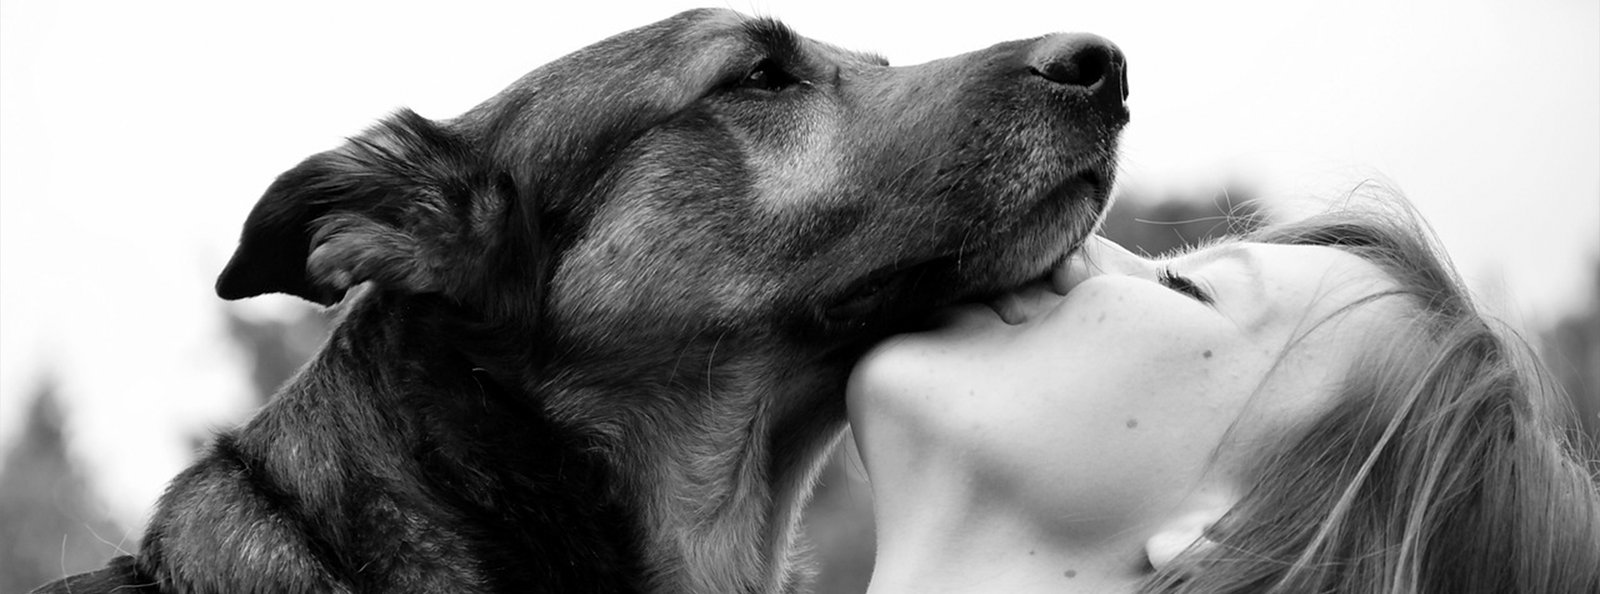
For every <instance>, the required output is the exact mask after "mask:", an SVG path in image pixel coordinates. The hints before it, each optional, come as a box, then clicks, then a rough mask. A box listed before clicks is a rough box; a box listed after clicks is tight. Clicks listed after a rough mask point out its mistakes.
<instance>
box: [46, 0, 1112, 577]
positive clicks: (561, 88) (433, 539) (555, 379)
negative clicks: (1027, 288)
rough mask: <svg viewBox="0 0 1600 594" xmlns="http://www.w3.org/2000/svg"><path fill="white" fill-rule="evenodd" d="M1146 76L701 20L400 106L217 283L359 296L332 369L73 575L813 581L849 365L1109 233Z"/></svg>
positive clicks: (706, 14)
mask: <svg viewBox="0 0 1600 594" xmlns="http://www.w3.org/2000/svg"><path fill="white" fill-rule="evenodd" d="M1085 48H1087V49H1085ZM1089 54H1093V55H1089ZM1121 61H1122V58H1121V57H1120V54H1118V53H1117V51H1116V50H1115V48H1114V47H1113V46H1110V45H1109V44H1104V43H1103V42H1100V41H1098V40H1096V39H1093V38H1086V37H1062V36H1057V37H1047V38H1040V39H1035V40H1026V41H1017V42H1009V43H1003V44H1000V45H996V46H994V47H991V48H989V49H986V50H982V51H979V52H974V53H971V54H966V55H962V56H958V57H955V58H950V59H946V60H941V61H937V62H932V63H928V64H923V65H920V66H914V67H908V68H889V67H888V66H887V65H886V64H885V63H884V62H883V61H882V60H881V59H879V58H876V57H874V56H870V55H862V54H858V53H852V52H848V51H844V50H841V49H838V48H835V47H831V46H828V45H824V44H822V43H818V42H815V41H812V40H808V39H805V38H802V37H799V36H796V35H795V34H793V33H792V32H790V31H789V30H788V29H786V28H784V27H783V26H782V25H780V24H778V23H776V22H773V21H770V20H764V19H749V18H745V17H742V16H739V15H736V14H734V13H731V12H727V11H718V10H699V11H691V12H687V13H683V14H680V15H678V16H675V17H673V18H670V19H667V20H665V21H662V22H659V23H655V24H652V25H648V26H645V27H642V28H639V29H636V30H633V31H629V32H626V33H622V34H620V35H617V36H615V37H612V38H610V39H607V40H605V41H601V42H600V43H597V44H595V45H592V46H590V47H587V48H584V49H582V50H579V51H578V52H576V53H574V54H572V55H569V56H567V57H564V58H562V59H560V60H558V61H556V62H554V63H551V64H549V65H547V66H545V67H543V68H540V69H538V70H535V71H534V72H532V73H530V74H528V75H527V76H525V77H523V78H522V79H521V80H519V81H517V82H516V83H515V84H513V85H512V86H511V87H510V88H508V89H506V90H505V91H504V92H502V93H500V94H499V95H497V96H495V97H493V98H491V99H489V100H488V101H487V102H485V103H483V104H482V105H479V106H478V107H476V108H474V109H473V110H471V111H470V112H468V113H466V114H464V115H462V116H460V117H458V118H456V119H453V120H448V121H430V120H427V119H424V118H422V117H420V116H417V115H416V114H413V113H411V112H408V111H402V112H400V113H398V114H396V115H394V116H392V117H390V118H388V119H387V120H385V121H383V122H382V123H381V124H379V125H378V126H377V127H375V128H373V129H371V130H369V131H367V132H366V133H364V134H362V135H361V136H359V137H356V138H353V139H351V140H350V142H349V143H348V144H346V145H344V146H342V147H339V148H337V149H334V150H331V151H328V152H325V153H321V154H318V155H314V156H312V157H310V158H308V159H307V160H306V161H304V162H303V163H301V164H300V165H299V166H297V167H295V168H294V169H291V170H290V171H288V172H286V173H284V174H283V175H282V176H281V177H279V178H278V180H277V181H276V182H275V183H274V184H273V185H272V187H271V188H269V189H268V190H267V192H266V194H265V195H264V196H263V197H262V198H261V201H260V202H259V203H258V204H257V205H256V207H255V209H254V211H253V212H251V214H250V217H249V219H248V221H247V222H246V224H245V229H244V234H243V237H242V239H241V242H240V245H239V248H238V251H237V252H236V253H235V255H234V257H233V260H232V261H231V262H230V263H229V264H228V267H227V269H226V270H224V271H223V273H222V275H221V278H220V279H219V280H218V283H217V290H218V293H219V294H220V295H221V296H223V297H225V298H229V299H236V298H243V297H250V296H253V295H259V294H263V293H272V292H283V293H290V294H294V295H299V296H301V297H305V298H307V299H310V300H313V301H317V302H320V303H323V304H332V303H335V302H336V301H339V300H341V299H342V300H343V301H344V304H343V305H341V308H342V313H341V318H342V319H341V321H340V322H339V323H338V325H337V327H336V329H335V330H334V333H333V336H332V337H331V338H330V339H329V341H328V343H327V344H326V345H325V346H324V347H323V349H322V351H321V353H320V354H319V355H317V357H316V358H315V359H314V360H313V361H312V362H311V363H309V364H308V365H307V366H306V367H305V368H304V369H303V370H302V371H301V372H300V373H299V375H298V376H297V377H296V378H295V379H294V380H293V381H291V382H290V383H289V384H288V385H286V386H285V387H284V388H283V389H282V390H281V391H280V392H279V393H278V394H277V395H276V397H275V398H274V400H273V402H272V403H271V404H269V405H268V406H267V407H266V408H264V409H263V410H262V411H261V412H260V413H259V414H257V415H256V417H255V418H254V419H253V420H251V421H250V422H249V423H248V424H246V425H245V426H243V427H241V428H239V429H237V430H234V431H231V432H228V433H226V434H224V435H222V436H220V437H218V438H217V440H216V442H215V443H214V444H213V445H212V446H211V447H210V450H209V451H208V452H207V453H206V454H205V455H204V456H203V457H202V458H201V459H200V460H199V461H198V462H197V463H195V464H194V466H192V467H191V468H189V469H188V470H187V471H185V472H184V473H182V474H181V475H179V476H178V477H177V478H176V479H175V480H174V481H173V483H172V485H171V487H170V488H169V490H168V491H167V493H166V495H165V496H164V497H163V498H162V500H161V503H160V506H159V509H158V511H157V512H156V513H155V515H154V517H153V518H152V520H151V522H150V527H149V530H148V532H147V534H146V536H145V539H144V542H143V547H142V550H141V552H140V553H139V556H138V557H137V560H136V562H130V561H129V560H128V559H125V558H124V559H121V560H119V561H117V562H115V563H113V565H112V566H111V567H109V568H108V569H106V570H102V571H101V572H100V573H99V574H95V575H91V576H83V577H79V578H74V579H76V580H77V581H76V582H71V581H68V582H59V583H58V584H56V586H55V587H56V588H58V590H57V591H66V589H65V588H67V587H71V586H74V585H75V586H76V587H77V588H78V589H77V590H75V591H83V588H92V587H98V586H103V585H105V584H106V583H111V582H119V581H120V583H122V584H123V585H125V586H132V587H130V588H129V589H127V590H124V591H141V590H139V589H137V587H138V586H140V585H143V586H145V587H146V588H148V589H146V590H143V591H155V590H156V589H159V591H163V592H239V593H243V592H375V591H395V592H635V591H640V592H642V591H649V592H685V593H690V592H772V591H781V590H785V589H792V588H793V586H794V583H795V582H796V581H797V579H798V578H797V576H799V575H800V574H802V573H803V572H798V571H796V565H795V562H794V558H795V554H794V553H795V550H796V548H797V547H795V545H794V543H795V541H796V515H797V513H798V510H799V508H800V507H801V505H802V504H803V502H804V500H805V499H806V497H807V495H808V492H809V490H810V482H811V480H812V477H813V475H814V472H815V470H816V467H817V465H818V463H819V460H820V459H821V458H822V455H823V454H824V453H825V452H826V451H827V450H828V448H829V447H830V445H831V444H832V443H834V442H835V441H836V438H837V437H838V435H839V433H840V431H841V429H842V427H843V424H844V413H843V403H842V398H841V397H840V395H841V393H842V390H843V385H844V382H845V380H846V377H847V375H848V373H849V370H850V367H851V363H852V362H853V360H854V359H855V358H856V357H857V356H858V355H859V354H861V352H862V350H863V349H864V348H865V347H866V346H867V345H869V344H870V343H871V342H872V341H873V340H876V339H878V338H882V337H883V336H885V335H886V334H887V333H889V332H892V331H895V330H897V329H903V328H905V326H904V323H905V322H906V321H907V320H912V319H916V318H917V317H919V316H921V315H923V314H926V313H927V312H929V311H930V310H931V309H932V308H934V307H937V306H940V305H944V304H948V303H951V302H953V301H956V300H962V299H973V298H981V297H983V296H985V295H987V294H991V293H993V292H996V291H999V290H1004V289H1008V288H1012V287H1015V286H1017V285H1019V284H1021V283H1024V282H1027V281H1029V280H1032V279H1035V278H1037V277H1039V276H1040V275H1041V274H1043V273H1044V272H1045V271H1046V270H1047V269H1048V268H1049V267H1050V266H1051V265H1052V264H1053V263H1055V262H1057V261H1058V260H1059V259H1060V258H1062V257H1063V256H1064V255H1065V254H1066V253H1067V252H1068V251H1069V250H1070V249H1071V248H1072V247H1073V246H1074V245H1076V243H1077V242H1078V241H1079V240H1080V239H1081V238H1082V237H1083V236H1084V235H1085V234H1086V233H1087V232H1088V231H1089V230H1090V228H1091V227H1092V226H1093V225H1094V224H1095V223H1096V221H1097V219H1098V217H1099V214H1100V212H1101V210H1102V209H1103V207H1104V205H1105V202H1106V195H1107V192H1108V186H1109V185H1110V183H1111V179H1112V170H1113V152H1114V145H1115V142H1116V137H1117V134H1118V132H1119V130H1120V129H1121V127H1122V125H1123V124H1124V123H1125V122H1126V120H1127V111H1126V109H1125V108H1124V106H1123V105H1124V104H1123V99H1124V97H1125V93H1126V86H1125V85H1126V82H1125V79H1123V76H1124V75H1123V70H1122V66H1121ZM94 580H100V581H98V582H97V581H94Z"/></svg>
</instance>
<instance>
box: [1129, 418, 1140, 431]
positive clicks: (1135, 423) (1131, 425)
mask: <svg viewBox="0 0 1600 594" xmlns="http://www.w3.org/2000/svg"><path fill="white" fill-rule="evenodd" d="M1127 425H1128V428H1129V429H1132V428H1134V427H1138V426H1139V419H1128V423H1127Z"/></svg>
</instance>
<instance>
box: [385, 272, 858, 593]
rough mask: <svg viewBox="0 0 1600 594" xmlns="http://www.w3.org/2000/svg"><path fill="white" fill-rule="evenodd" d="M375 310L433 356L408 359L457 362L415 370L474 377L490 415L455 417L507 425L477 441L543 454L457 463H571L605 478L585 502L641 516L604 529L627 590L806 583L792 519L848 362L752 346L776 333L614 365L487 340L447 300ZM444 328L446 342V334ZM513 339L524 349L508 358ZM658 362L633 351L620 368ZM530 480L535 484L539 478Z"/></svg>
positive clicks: (505, 339) (833, 423) (806, 491)
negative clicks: (621, 533)
mask: <svg viewBox="0 0 1600 594" xmlns="http://www.w3.org/2000/svg"><path fill="white" fill-rule="evenodd" d="M383 309H384V310H385V311H400V312H402V313H399V314H392V315H391V316H390V317H389V319H388V321H387V323H388V324H389V325H390V326H391V327H392V329H391V330H390V331H393V332H400V333H411V334H413V335H414V336H416V337H418V338H419V340H420V339H421V337H427V340H426V342H418V341H405V340H402V341H400V342H402V343H415V347H414V348H418V349H423V350H427V351H430V352H427V353H423V355H424V356H421V357H419V356H417V354H406V355H404V356H402V358H401V360H410V361H416V360H426V361H429V364H430V365H435V366H446V367H452V369H429V370H426V371H424V372H422V373H419V374H418V376H417V377H431V378H439V377H459V378H471V381H472V382H473V384H471V385H467V387H469V388H473V389H472V390H469V391H472V392H476V393H477V395H476V396H474V397H473V398H472V399H468V400H469V401H467V402H466V403H465V405H467V406H469V407H491V408H494V409H495V410H493V411H477V410H476V409H474V410H473V411H464V412H463V413H462V415H461V419H462V420H466V419H469V418H473V417H475V416H476V415H478V414H480V412H487V413H488V414H492V415H497V416H500V417H502V418H503V419H506V420H508V421H509V420H512V419H515V420H514V421H512V422H506V423H501V425H502V428H501V430H497V432H495V433H494V434H493V435H482V434H480V437H481V438H482V441H483V442H485V443H510V444H521V445H519V446H518V447H522V448H530V449H535V450H541V451H531V452H524V453H523V454H522V455H521V456H516V455H511V456H495V457H488V458H486V459H483V458H480V459H465V458H463V459H460V460H455V461H453V462H458V463H461V464H465V465H469V466H472V465H477V466H482V465H492V464H507V465H510V466H517V465H523V464H529V463H533V464H538V463H540V462H546V463H547V462H548V460H549V459H551V458H558V459H560V458H565V459H568V460H588V461H590V463H593V464H596V465H598V466H599V468H596V469H595V470H596V471H597V473H598V475H601V476H595V477H592V478H593V480H592V481H590V483H589V484H590V485H593V486H595V487H596V488H598V489H599V491H598V492H594V493H592V495H593V496H595V497H597V498H600V499H602V500H603V501H604V503H605V507H606V508H607V509H608V510H609V511H608V512H606V513H613V514H623V515H626V514H627V513H628V510H636V511H637V514H638V516H637V517H630V518H622V520H623V522H621V524H625V525H628V526H632V527H633V528H632V531H634V532H637V535H636V536H634V537H631V538H630V537H623V538H622V539H621V540H622V542H618V541H617V539H616V536H615V535H614V534H613V535H607V538H609V539H611V546H612V548H613V549H615V550H614V551H613V552H612V554H613V555H614V556H615V557H617V558H619V559H633V560H634V561H633V562H630V563H628V564H629V565H635V566H636V567H637V569H638V570H639V573H641V574H642V575H640V576H638V578H637V579H634V580H629V581H632V582H634V583H636V584H638V585H639V586H641V587H643V588H644V589H645V590H646V591H651V592H684V593H692V592H782V591H792V590H794V589H795V585H796V584H797V583H798V581H800V580H803V579H804V577H806V576H805V575H804V572H803V568H801V567H797V566H796V563H795V557H796V556H797V551H796V550H795V548H796V547H795V546H794V543H795V542H796V539H797V538H798V520H799V515H800V511H801V508H802V507H803V506H804V504H805V502H806V501H807V499H808V498H809V496H810V493H811V487H812V484H813V481H814V478H815V476H816V474H817V471H818V470H819V469H820V467H821V463H822V462H823V461H824V460H825V454H826V452H827V451H828V450H829V449H830V448H831V447H832V446H833V445H834V443H835V442H836V441H837V440H838V437H839V435H840V434H841V432H842V430H843V427H844V419H845V415H844V410H843V402H842V398H829V397H827V395H830V394H841V393H842V390H843V386H844V381H845V379H846V376H845V374H844V372H845V371H848V365H847V364H846V365H839V364H826V363H824V362H821V361H815V360H811V361H808V360H806V359H805V358H797V357H796V356H795V355H796V353H795V352H794V351H796V350H800V349H790V351H788V352H782V353H778V352H771V351H770V350H768V351H762V350H758V349H759V348H767V349H771V348H773V347H771V346H766V347H758V346H756V345H757V344H766V345H770V344H771V341H770V340H764V341H750V342H749V343H748V344H746V343H744V342H745V341H742V340H740V339H739V338H738V337H729V336H719V337H716V338H715V339H714V340H713V341H710V342H707V343H705V344H690V345H662V346H663V347H664V348H663V349H662V352H661V353H660V355H659V357H657V358H656V360H658V361H659V364H656V365H642V366H640V367H638V368H630V369H626V370H618V369H614V368H611V367H609V366H607V365H605V364H596V362H595V361H590V360H588V359H587V358H586V357H583V356H582V355H574V354H573V349H569V348H563V345H560V344H556V345H553V346H554V348H552V345H551V344H549V343H540V342H537V341H529V340H527V338H526V336H522V337H520V338H519V337H517V336H515V335H512V336H497V335H496V334H497V333H496V332H494V331H488V334H483V333H482V332H483V331H482V330H481V328H492V327H494V325H492V324H487V325H484V324H479V323H477V322H474V321H471V320H463V319H460V318H458V317H456V315H455V314H457V313H459V312H456V311H452V310H451V308H450V307H449V306H448V305H443V304H439V303H436V302H432V301H429V300H426V299H423V300H418V299H403V300H401V302H400V303H386V304H384V305H383ZM513 334H514V333H513ZM440 335H445V336H447V337H448V338H447V339H446V340H443V341H440V340H438V339H437V337H439V336H440ZM515 344H520V345H524V346H523V347H522V348H525V349H532V350H529V351H526V352H515V351H516V347H513V346H512V345H515ZM667 346H671V347H672V348H665V347H667ZM541 348H543V349H549V350H553V351H555V352H560V353H563V355H562V356H559V357H552V356H550V355H549V353H541V352H539V349H541ZM580 350H581V349H580ZM837 357H840V358H842V357H844V355H837ZM651 359H652V357H649V356H640V353H632V354H631V355H630V357H629V359H628V360H631V361H639V360H645V361H649V360H651ZM775 360H776V361H784V362H785V365H784V366H776V367H787V368H786V369H785V370H784V371H783V372H782V374H781V375H777V374H775V372H774V367H775V366H774V365H772V364H771V362H772V361H775ZM791 365H792V367H791ZM829 369H831V370H834V373H833V374H832V375H830V374H829V373H826V372H825V371H824V370H829ZM597 370H598V371H597ZM518 374H520V377H516V376H518ZM496 386H498V387H501V388H504V390H503V391H497V390H495V389H493V388H494V387H496ZM514 387H515V388H514ZM457 396H461V397H462V398H465V397H466V395H460V394H458V395H457ZM484 398H487V400H482V399H484ZM471 400H477V402H472V401H471ZM495 400H504V402H493V401H495ZM431 416H433V417H435V420H436V422H450V421H449V420H448V419H443V420H440V419H437V417H438V416H439V415H438V413H433V414H432V415H431ZM529 427H545V429H544V430H543V431H545V432H547V433H549V434H550V435H558V436H559V437H553V438H550V439H536V438H530V435H531V434H535V433H539V431H534V432H530V431H529V430H528V428H529ZM472 430H474V431H479V432H482V431H483V430H484V428H483V427H482V426H478V427H473V428H472ZM487 472H512V473H519V472H521V469H518V468H491V469H488V470H487ZM558 472H559V471H558ZM529 474H530V476H533V477H534V478H535V479H537V477H538V476H539V471H538V470H537V469H536V470H534V471H532V472H531V473H529ZM545 480H548V481H549V482H548V483H545V484H533V485H526V486H529V487H534V488H543V489H552V488H554V489H569V488H571V487H570V482H569V480H568V478H567V477H565V476H552V477H548V478H547V479H545ZM558 482H559V484H557V483H558ZM584 495H586V494H579V496H580V497H582V496H584ZM513 498H515V495H514V494H513ZM541 501H548V498H545V499H542V500H541ZM602 524H604V525H605V526H610V527H612V528H611V529H614V527H615V526H617V525H619V524H618V523H602ZM543 528H548V529H557V530H568V531H570V530H573V529H574V527H572V526H550V527H543ZM529 529H530V530H539V529H542V528H541V527H536V526H530V527H529Z"/></svg>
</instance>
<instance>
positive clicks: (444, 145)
mask: <svg viewBox="0 0 1600 594" xmlns="http://www.w3.org/2000/svg"><path fill="white" fill-rule="evenodd" d="M512 185H513V184H512V183H511V181H510V180H509V178H507V177H505V176H504V175H497V174H495V173H493V169H492V167H491V166H490V164H489V163H487V162H486V161H485V159H483V158H482V156H481V155H480V154H478V151H476V150H475V149H474V148H473V147H472V146H471V145H470V144H469V143H468V142H467V141H466V139H465V138H463V137H461V136H460V135H458V134H457V133H455V132H453V131H451V130H448V129H446V128H444V127H442V126H440V125H438V124H436V123H434V122H431V121H429V120H427V119H425V118H423V117H421V116H419V115H417V114H416V113H414V112H411V111H409V110H402V111H400V112H399V113H397V114H395V115H394V116H392V117H390V118H388V119H386V120H384V121H383V122H382V123H380V124H379V125H378V126H376V127H374V128H373V129H371V130H368V131H367V132H366V133H364V134H362V135H361V136H358V137H355V138H352V139H350V141H349V142H348V143H346V144H345V145H344V146H341V147H339V148H337V149H334V150H331V151H327V152H324V153H320V154H317V155H313V156H312V157H310V158H308V159H306V160H305V161H303V162H301V163H300V164H299V165H298V166H296V167H295V168H294V169H291V170H289V171H288V172H285V173H284V174H283V175H280V176H278V179H277V181H275V182H273V184H272V186H271V187H269V188H268V189H267V192H266V194H265V195H263V196H262V197H261V200H260V201H259V202H257V203H256V206H255V208H254V209H253V210H251V211H250V216H249V218H248V219H247V220H246V221H245V224H244V233H243V235H242V236H241V237H240V240H239V247H238V249H237V250H236V251H235V252H234V254H233V259H232V260H230V261H229V262H228V265H227V267H226V268H224V269H223V271H222V275H221V276H220V277H218V278H217V295H219V296H221V297H222V298H224V299H241V298H245V297H254V296H256V295H261V294H265V293H288V294H290V295H296V296H299V297H301V298H304V299H307V300H310V301H315V302H317V303H321V304H323V305H331V304H333V303H335V302H337V301H339V299H341V298H342V296H343V294H344V291H345V289H348V288H350V287H351V286H354V285H356V284H358V283H362V282H366V281H375V282H377V283H378V284H380V285H383V286H386V287H391V288H395V289H399V290H404V291H409V292H413V293H440V294H444V295H447V296H450V297H452V298H455V299H456V300H458V301H463V302H468V301H475V300H479V299H482V298H484V297H485V296H486V295H487V294H488V293H489V292H490V289H489V288H488V287H487V286H485V285H486V283H490V282H495V280H496V279H497V278H505V277H507V276H509V277H523V278H525V277H526V276H527V275H528V274H530V273H532V272H533V270H532V263H531V260H530V258H531V257H533V256H534V254H533V253H532V250H530V249H528V247H529V246H528V242H527V241H526V240H527V239H530V238H528V237H527V234H530V233H537V229H536V228H533V223H535V222H536V221H534V219H533V217H530V216H528V213H522V212H519V211H521V210H523V209H521V208H520V207H519V205H518V203H517V200H516V199H515V189H514V188H513V187H512ZM518 268H520V270H518ZM497 275H499V276H497ZM505 280H512V279H510V278H505ZM519 280H520V279H519ZM525 286H526V285H525ZM483 305H499V304H483Z"/></svg>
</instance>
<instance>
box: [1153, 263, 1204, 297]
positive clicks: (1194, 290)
mask: <svg viewBox="0 0 1600 594" xmlns="http://www.w3.org/2000/svg"><path fill="white" fill-rule="evenodd" d="M1160 280H1161V284H1162V285H1163V286H1165V287H1167V288H1168V289H1172V290H1174V291H1177V292H1179V293H1183V294H1184V295H1188V296H1190V297H1193V298H1194V300H1195V301H1199V302H1201V303H1204V304H1206V305H1210V304H1211V303H1212V301H1211V295H1208V294H1206V292H1205V290H1204V289H1201V288H1200V285H1197V284H1195V283H1194V281H1191V280H1189V277H1186V276H1180V275H1178V274H1176V273H1174V272H1172V269H1171V268H1162V269H1161V274H1160Z"/></svg>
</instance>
